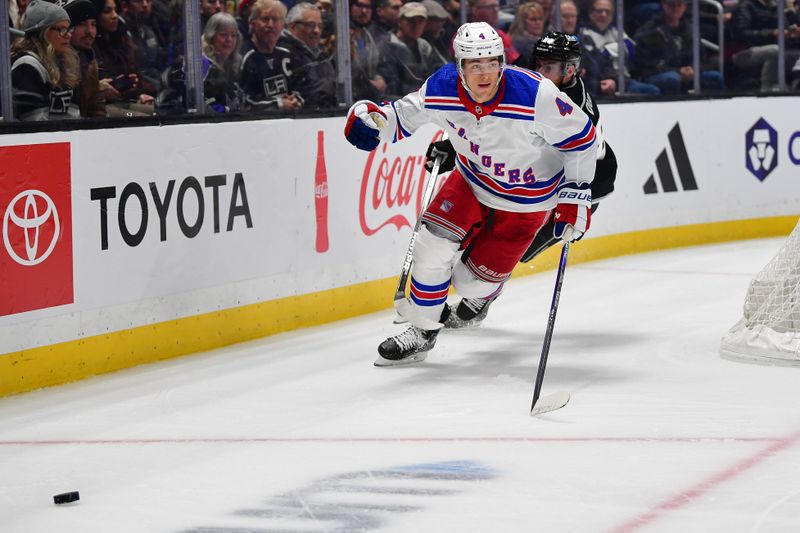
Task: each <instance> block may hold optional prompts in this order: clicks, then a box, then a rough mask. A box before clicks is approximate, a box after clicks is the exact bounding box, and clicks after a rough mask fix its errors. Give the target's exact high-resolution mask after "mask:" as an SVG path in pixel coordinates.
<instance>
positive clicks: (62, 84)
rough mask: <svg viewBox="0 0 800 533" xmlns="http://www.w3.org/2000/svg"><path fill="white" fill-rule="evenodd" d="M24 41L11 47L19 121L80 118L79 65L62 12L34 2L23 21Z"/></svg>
mask: <svg viewBox="0 0 800 533" xmlns="http://www.w3.org/2000/svg"><path fill="white" fill-rule="evenodd" d="M21 29H22V30H23V31H24V32H25V38H24V39H17V40H16V41H14V44H13V45H12V47H11V88H12V100H13V105H14V116H15V117H16V118H17V119H18V120H58V119H64V118H78V117H79V116H80V110H79V109H78V105H77V102H76V101H75V100H76V99H75V98H74V94H73V91H74V89H75V87H77V85H78V83H79V82H80V79H81V75H80V61H79V60H78V55H77V54H76V53H75V50H73V49H72V46H70V36H71V35H72V25H71V23H70V19H69V15H68V14H67V12H66V11H64V9H63V8H61V7H59V6H57V5H55V4H51V3H49V2H45V1H44V0H33V2H31V3H30V4H29V5H28V8H27V9H26V10H25V15H24V16H23V18H22V28H21Z"/></svg>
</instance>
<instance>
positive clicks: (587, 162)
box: [345, 22, 596, 366]
mask: <svg viewBox="0 0 800 533" xmlns="http://www.w3.org/2000/svg"><path fill="white" fill-rule="evenodd" d="M453 48H454V51H455V58H456V64H455V65H453V64H451V65H445V66H444V67H442V68H441V69H439V70H438V71H437V72H435V73H434V74H433V75H432V76H431V77H430V78H428V79H427V80H426V81H425V83H424V84H423V86H422V87H421V88H420V90H419V91H418V92H415V93H411V94H408V95H406V96H405V97H404V98H402V99H400V100H397V101H394V102H391V103H389V104H386V105H383V106H378V105H376V104H375V103H373V102H369V101H363V100H362V101H359V102H356V103H355V104H353V106H352V107H351V108H350V111H349V112H348V116H347V124H346V126H345V136H346V137H347V139H348V141H350V143H351V144H353V145H354V146H356V147H357V148H360V149H362V150H366V151H371V150H374V149H375V148H376V147H377V146H378V144H379V143H380V141H391V142H397V141H400V140H402V139H404V138H405V137H408V136H410V135H411V134H413V133H414V131H416V130H417V129H418V128H419V127H421V126H422V125H424V124H427V123H431V122H432V123H434V124H437V125H439V126H440V127H442V128H443V129H444V130H445V131H446V132H447V133H448V135H449V137H450V139H451V141H452V143H453V146H454V148H455V150H456V169H455V170H454V171H453V173H452V174H451V175H450V177H449V178H448V179H447V181H446V182H445V183H444V185H443V186H442V188H441V189H440V190H439V192H438V193H437V194H436V196H435V197H434V199H433V200H432V201H431V203H430V205H429V206H428V208H427V209H426V210H425V212H424V213H423V214H422V221H423V226H422V228H421V229H420V232H419V235H418V236H417V238H416V241H415V244H414V250H413V268H412V272H411V290H410V305H409V306H408V312H407V314H408V316H405V317H404V318H405V319H406V320H407V321H408V322H409V324H410V325H409V326H408V329H406V330H405V331H404V332H402V333H400V334H398V335H395V336H393V337H390V338H388V339H386V340H385V341H384V342H382V343H381V344H380V346H379V347H378V353H379V357H378V359H377V360H376V361H375V364H376V365H377V366H393V365H398V364H410V363H417V362H420V361H423V360H424V359H425V357H426V356H427V352H428V351H429V350H430V349H431V348H433V346H434V344H435V342H436V336H437V334H438V332H439V329H440V328H441V327H442V323H441V322H440V320H441V315H442V311H443V309H444V308H445V302H446V300H447V294H448V289H449V287H450V285H451V284H452V285H453V287H454V289H455V290H456V291H457V292H458V293H459V294H460V295H461V296H462V297H464V298H488V297H491V295H492V294H493V293H495V292H497V291H499V290H500V289H501V288H502V284H503V282H504V281H505V280H506V279H507V278H508V277H509V276H510V275H511V271H512V269H513V268H514V265H516V263H517V261H519V259H520V257H522V254H523V253H524V252H525V250H526V249H527V248H528V246H529V245H530V243H531V241H532V240H533V238H534V236H535V235H536V232H537V231H538V230H539V229H540V228H541V227H542V226H544V224H545V223H546V222H547V220H548V219H549V218H550V216H551V214H552V213H554V214H553V216H554V217H555V221H556V224H555V229H554V233H555V235H556V236H557V237H558V238H561V239H564V240H568V241H573V240H577V239H580V238H581V237H582V236H583V233H584V232H586V231H587V230H588V229H589V221H590V215H591V213H590V209H591V202H592V198H591V192H590V182H591V180H592V177H593V176H594V171H595V159H596V156H595V151H596V143H595V129H594V125H593V123H592V121H591V120H590V118H589V117H588V116H587V115H586V114H585V113H584V112H583V111H582V110H581V108H580V107H578V106H577V105H575V104H574V102H572V100H570V98H569V97H568V96H567V95H565V94H564V93H562V92H560V91H559V90H558V89H557V88H556V86H555V85H553V83H552V82H550V81H549V80H547V79H545V78H543V77H542V76H540V75H539V74H536V73H534V72H530V71H527V70H524V69H519V68H516V67H511V66H507V65H506V63H505V55H504V53H503V41H502V39H501V38H500V37H499V36H498V34H497V32H496V31H495V30H494V29H493V28H492V27H491V26H489V25H488V24H486V23H482V22H476V23H467V24H464V25H462V26H461V27H460V28H459V29H458V32H457V33H456V37H455V39H454V41H453ZM373 117H377V120H375V119H374V118H373ZM490 213H491V216H492V217H493V221H492V225H491V228H489V227H488V226H487V217H488V216H489V214H490ZM459 256H461V260H460V261H457V259H458V258H459Z"/></svg>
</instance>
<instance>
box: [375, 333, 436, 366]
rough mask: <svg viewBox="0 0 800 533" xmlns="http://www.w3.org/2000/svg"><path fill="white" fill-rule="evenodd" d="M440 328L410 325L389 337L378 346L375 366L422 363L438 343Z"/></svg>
mask: <svg viewBox="0 0 800 533" xmlns="http://www.w3.org/2000/svg"><path fill="white" fill-rule="evenodd" d="M438 334H439V330H424V329H420V328H418V327H417V326H409V328H408V329H407V330H405V331H404V332H403V333H400V334H399V335H395V336H394V337H389V338H388V339H386V340H385V341H383V342H382V343H381V344H380V346H378V353H379V354H380V355H379V357H378V358H377V359H376V360H375V366H400V365H411V364H414V363H421V362H422V361H424V360H425V358H426V357H427V356H428V351H429V350H431V348H433V346H434V345H435V344H436V336H437V335H438Z"/></svg>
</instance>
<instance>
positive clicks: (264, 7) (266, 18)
mask: <svg viewBox="0 0 800 533" xmlns="http://www.w3.org/2000/svg"><path fill="white" fill-rule="evenodd" d="M285 19H286V6H285V5H284V4H283V3H281V2H279V1H278V0H257V1H256V3H255V5H253V11H252V12H251V13H250V44H251V45H252V47H253V48H252V49H251V50H250V51H248V52H247V53H246V54H245V55H244V58H243V59H242V69H241V77H240V79H239V85H240V86H241V88H242V90H244V93H245V97H246V106H247V107H249V108H252V109H284V110H290V111H291V110H296V109H300V108H301V107H302V106H303V99H302V97H301V96H300V94H299V93H298V92H297V90H296V88H295V83H296V78H295V76H294V61H293V59H292V54H291V53H290V52H289V50H287V49H286V48H283V47H280V46H277V44H278V39H279V38H280V36H281V32H282V31H283V28H284V26H285V23H284V21H285Z"/></svg>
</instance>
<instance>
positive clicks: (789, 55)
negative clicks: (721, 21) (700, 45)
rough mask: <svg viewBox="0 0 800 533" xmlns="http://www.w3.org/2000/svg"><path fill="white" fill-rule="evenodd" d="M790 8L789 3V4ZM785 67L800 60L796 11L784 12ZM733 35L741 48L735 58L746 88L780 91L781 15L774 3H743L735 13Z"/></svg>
mask: <svg viewBox="0 0 800 533" xmlns="http://www.w3.org/2000/svg"><path fill="white" fill-rule="evenodd" d="M787 5H789V3H788V2H787ZM784 23H785V30H784V36H785V39H786V40H785V51H786V64H785V65H784V68H787V69H791V68H792V65H794V64H795V62H797V61H798V60H799V59H800V27H799V26H798V17H797V11H795V10H793V9H790V10H787V11H786V12H785V21H784ZM731 35H732V37H733V40H734V43H733V46H734V47H739V48H742V47H744V50H741V51H739V52H738V53H736V54H734V55H733V64H734V66H735V68H736V69H737V70H738V71H739V72H738V74H740V76H736V77H737V78H738V77H741V78H744V80H739V81H738V84H739V85H740V86H741V85H743V87H737V88H745V89H746V88H750V87H749V86H748V83H747V82H748V81H749V82H750V84H749V85H750V86H753V85H755V86H759V87H760V88H761V90H762V91H772V90H776V89H778V44H777V43H778V15H777V10H776V6H775V2H774V0H741V1H740V2H739V4H738V5H737V6H736V8H735V9H734V10H733V15H732V18H731Z"/></svg>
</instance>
